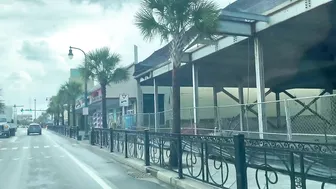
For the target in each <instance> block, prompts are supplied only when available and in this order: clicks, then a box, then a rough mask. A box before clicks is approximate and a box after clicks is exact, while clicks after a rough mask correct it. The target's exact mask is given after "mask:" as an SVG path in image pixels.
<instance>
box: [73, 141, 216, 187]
mask: <svg viewBox="0 0 336 189" xmlns="http://www.w3.org/2000/svg"><path fill="white" fill-rule="evenodd" d="M69 139H70V138H69ZM70 140H74V141H76V142H77V143H78V144H79V145H81V146H83V147H84V148H86V149H89V150H91V151H93V152H94V153H96V154H101V155H103V156H108V157H109V158H111V159H113V160H115V161H117V162H119V163H121V164H123V165H125V166H128V167H132V168H134V169H136V170H138V171H141V172H144V173H148V174H151V175H152V176H153V177H156V178H157V179H158V180H160V181H162V182H164V183H167V184H169V185H171V186H172V187H173V188H180V189H219V187H215V186H212V185H209V184H206V183H203V182H201V181H198V180H195V179H192V178H189V177H184V178H183V179H179V178H178V176H177V173H176V172H173V171H169V170H166V169H163V168H161V167H158V166H145V165H144V164H145V163H144V161H143V160H139V159H135V158H125V157H124V154H121V153H116V152H114V153H110V152H109V149H107V148H100V147H99V146H92V145H90V143H89V141H88V140H84V141H77V140H75V139H70Z"/></svg>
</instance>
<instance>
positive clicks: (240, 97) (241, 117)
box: [238, 84, 246, 131]
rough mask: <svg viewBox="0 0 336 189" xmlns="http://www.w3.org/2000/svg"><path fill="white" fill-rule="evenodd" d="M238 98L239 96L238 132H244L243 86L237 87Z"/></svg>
mask: <svg viewBox="0 0 336 189" xmlns="http://www.w3.org/2000/svg"><path fill="white" fill-rule="evenodd" d="M238 96H239V104H240V116H239V118H240V131H244V128H245V125H246V124H245V122H246V121H245V120H246V119H245V105H244V88H243V85H242V84H240V85H239V87H238Z"/></svg>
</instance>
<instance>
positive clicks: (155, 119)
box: [153, 78, 159, 132]
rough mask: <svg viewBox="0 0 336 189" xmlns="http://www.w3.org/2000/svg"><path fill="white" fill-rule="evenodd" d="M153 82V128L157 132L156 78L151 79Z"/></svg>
mask: <svg viewBox="0 0 336 189" xmlns="http://www.w3.org/2000/svg"><path fill="white" fill-rule="evenodd" d="M153 84H154V93H153V94H154V130H155V132H157V128H158V126H159V116H158V110H159V103H158V97H159V96H158V84H157V81H156V78H154V79H153Z"/></svg>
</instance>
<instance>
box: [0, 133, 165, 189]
mask: <svg viewBox="0 0 336 189" xmlns="http://www.w3.org/2000/svg"><path fill="white" fill-rule="evenodd" d="M0 188H6V189H60V188H62V189H78V188H81V189H98V188H104V189H125V188H139V189H141V188H146V189H160V188H162V189H163V188H164V189H167V188H169V187H168V186H165V185H164V184H162V183H160V182H159V181H158V180H156V179H155V178H153V177H151V176H148V175H146V174H142V173H140V172H137V171H135V170H133V169H130V168H128V167H125V166H122V165H120V164H118V163H117V162H115V161H113V160H111V159H107V158H105V157H102V156H99V155H97V154H94V153H92V152H91V151H89V150H88V149H86V148H83V147H82V146H81V145H78V144H77V143H75V141H73V140H71V139H67V138H63V137H61V136H58V135H56V134H54V133H53V132H51V131H47V130H43V131H42V135H31V136H27V133H26V129H24V128H19V129H18V131H17V134H16V136H15V137H11V138H1V139H0Z"/></svg>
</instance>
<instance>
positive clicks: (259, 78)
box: [254, 37, 267, 139]
mask: <svg viewBox="0 0 336 189" xmlns="http://www.w3.org/2000/svg"><path fill="white" fill-rule="evenodd" d="M254 57H255V72H256V86H257V102H258V105H257V106H258V124H259V138H260V139H263V138H264V127H267V120H266V113H265V103H264V102H265V79H264V58H263V49H262V45H261V43H260V40H259V38H258V37H254Z"/></svg>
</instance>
